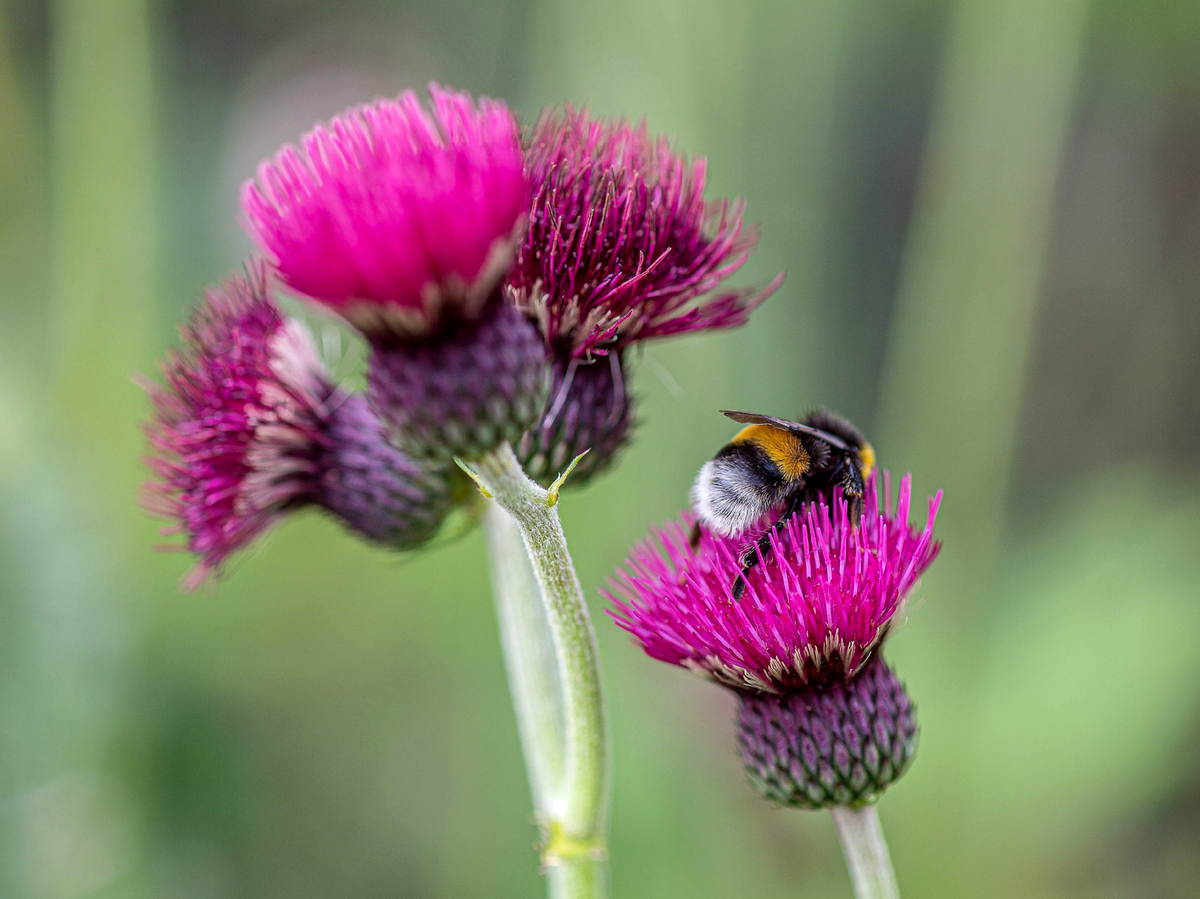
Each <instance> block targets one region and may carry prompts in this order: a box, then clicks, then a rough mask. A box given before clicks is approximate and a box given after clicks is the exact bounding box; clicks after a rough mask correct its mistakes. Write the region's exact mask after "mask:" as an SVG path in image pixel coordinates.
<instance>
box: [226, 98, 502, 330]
mask: <svg viewBox="0 0 1200 899" xmlns="http://www.w3.org/2000/svg"><path fill="white" fill-rule="evenodd" d="M429 93H430V98H431V109H429V110H427V109H426V108H425V107H424V106H423V105H422V103H421V101H420V100H419V99H418V98H417V96H416V94H415V93H413V92H412V91H408V92H406V93H404V94H402V95H401V96H400V97H399V98H398V99H396V100H379V101H377V102H375V103H371V104H368V105H365V106H360V107H357V108H355V109H351V110H349V111H347V112H346V113H344V114H343V115H341V116H338V117H336V118H334V119H333V120H332V121H331V122H330V123H329V124H328V125H327V126H317V127H316V128H314V129H313V130H312V131H311V132H310V133H309V134H307V135H305V136H304V137H303V138H302V139H301V141H300V146H299V147H295V146H286V147H284V148H283V149H282V150H280V152H279V154H278V155H277V156H276V157H275V159H274V160H272V161H268V162H264V163H263V164H262V165H261V166H260V167H259V170H258V183H257V184H256V183H254V182H252V181H251V182H248V183H247V184H246V185H245V186H244V187H243V189H242V208H243V211H244V213H245V216H246V220H247V222H248V227H249V230H250V233H251V235H252V236H253V237H254V239H255V240H256V241H257V243H258V244H259V246H260V247H261V248H262V250H263V251H264V252H265V253H266V254H267V255H268V256H269V257H270V259H271V261H272V263H273V264H274V266H275V269H276V271H277V272H278V274H279V277H280V278H281V279H282V281H283V282H284V283H285V284H287V285H288V286H289V287H291V288H292V289H294V290H296V291H298V292H299V293H302V294H304V295H305V296H308V297H311V298H312V299H314V300H317V301H318V302H319V303H322V304H323V305H325V306H327V307H328V308H330V309H332V310H333V311H334V312H337V313H339V314H341V315H342V316H344V317H345V318H346V319H347V320H349V321H350V322H351V323H352V324H354V325H355V326H356V327H358V328H359V329H360V330H362V331H364V332H365V333H368V334H374V333H378V332H395V333H398V334H401V335H411V334H418V335H419V334H426V333H428V332H430V331H432V330H434V329H435V328H436V327H437V326H438V325H440V324H442V323H443V322H444V320H445V318H446V317H447V316H449V317H456V318H459V319H467V320H470V319H474V318H476V317H477V316H478V314H479V313H480V311H481V310H482V308H483V306H484V304H485V303H486V301H487V300H488V298H489V297H490V296H491V293H492V289H493V288H494V287H495V285H496V284H497V282H498V281H499V279H500V278H501V277H502V276H503V274H504V272H505V270H506V268H507V265H508V262H509V259H510V258H511V252H512V244H513V241H514V240H515V239H516V230H517V228H518V225H519V220H520V218H521V214H522V212H523V211H524V207H525V196H526V182H525V176H524V174H523V171H522V157H521V145H520V134H519V129H518V126H517V122H516V119H514V118H513V116H512V113H510V112H509V110H508V108H507V107H506V106H505V105H504V104H503V103H500V102H497V101H493V100H488V99H486V98H485V99H481V100H480V101H479V103H478V105H476V104H475V103H474V102H473V101H472V99H471V97H470V96H469V95H468V94H462V93H453V92H450V91H445V90H442V89H441V88H439V87H438V86H436V85H431V86H430V88H429Z"/></svg>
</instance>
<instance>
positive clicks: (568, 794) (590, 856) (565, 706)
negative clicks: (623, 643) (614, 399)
mask: <svg viewBox="0 0 1200 899" xmlns="http://www.w3.org/2000/svg"><path fill="white" fill-rule="evenodd" d="M469 470H470V471H471V472H472V473H473V474H474V476H475V477H476V479H477V481H478V482H479V485H480V487H481V488H482V489H483V490H484V492H485V494H486V495H488V496H490V497H491V499H492V500H493V501H494V502H495V503H496V504H497V505H498V506H499V507H500V508H501V509H503V510H504V512H506V513H507V514H508V515H510V516H511V518H512V521H513V522H515V524H516V526H517V528H518V529H519V531H520V535H521V539H522V542H523V544H524V552H521V551H520V549H519V548H518V547H517V546H516V545H515V541H513V540H510V539H509V538H508V537H505V536H504V533H505V532H504V531H503V530H501V529H499V528H498V527H497V525H496V519H495V518H494V517H489V518H488V520H487V521H488V527H489V531H490V540H491V548H492V552H493V554H494V555H495V554H498V553H505V554H509V555H511V554H514V553H519V554H520V555H527V556H528V562H529V564H530V566H531V568H532V571H533V576H534V579H535V581H536V584H537V587H538V598H537V600H534V599H531V598H530V597H528V596H524V597H522V598H520V599H514V598H513V597H500V598H498V602H499V603H500V605H501V608H502V612H501V614H504V613H505V612H504V610H507V609H508V608H510V607H517V608H519V610H520V617H518V618H516V619H515V620H513V621H510V622H507V623H505V624H504V625H503V626H504V627H505V628H509V627H511V628H512V629H514V630H516V629H520V630H521V633H520V634H517V633H512V634H506V636H505V638H504V639H505V651H506V652H509V653H511V652H517V653H520V654H522V656H523V657H522V658H520V659H510V660H509V662H508V666H509V679H510V684H511V685H512V686H513V689H514V691H516V690H520V691H522V695H520V696H514V704H515V706H516V710H517V714H518V716H520V717H521V718H522V723H521V732H522V741H523V743H524V746H525V750H526V763H527V764H528V765H530V766H531V768H532V767H533V766H539V769H538V770H531V772H530V782H531V784H533V788H534V794H535V800H536V801H539V802H543V801H544V803H545V804H544V806H543V808H540V809H539V813H540V814H544V817H543V818H542V821H541V824H542V828H543V836H544V846H543V849H542V861H543V864H544V865H545V866H546V868H547V870H548V872H549V875H550V877H549V879H550V885H551V895H552V896H554V897H556V899H585V897H586V899H599V897H603V896H604V895H605V894H606V886H605V882H606V872H605V859H606V855H607V843H606V839H607V816H608V737H607V732H606V724H605V719H604V709H603V702H602V697H601V692H600V674H599V665H598V660H597V653H596V637H595V634H594V632H593V631H592V623H591V619H590V618H589V617H588V611H587V605H586V603H585V602H584V596H583V588H582V587H581V586H580V584H579V578H578V576H577V575H576V574H575V567H574V565H573V564H572V562H571V556H570V553H569V552H568V551H567V541H566V537H565V536H564V535H563V530H562V524H561V522H560V521H559V518H558V510H557V509H556V508H555V506H556V503H557V499H558V494H557V490H556V489H555V488H552V489H551V490H550V491H547V490H544V489H543V488H542V487H540V486H538V484H536V483H535V482H534V481H532V480H530V479H529V478H528V477H527V476H526V474H525V472H524V471H523V470H522V468H521V465H520V463H519V462H518V461H517V458H516V456H515V455H513V452H512V449H511V448H510V447H509V446H508V445H507V444H505V445H504V446H502V447H500V448H499V449H497V450H495V451H493V452H492V453H490V454H488V455H487V456H485V457H483V458H481V459H477V460H474V462H473V464H472V467H471V469H469ZM509 534H511V531H509ZM502 543H503V544H507V548H506V547H505V546H504V545H502ZM515 565H516V563H515V562H514V561H512V560H511V559H510V560H507V561H505V562H503V563H500V562H499V561H498V560H496V559H493V572H494V573H496V574H499V573H500V572H501V571H503V572H504V576H505V578H506V580H504V581H501V580H499V579H498V580H497V590H498V591H505V590H508V589H510V588H511V589H517V588H518V586H519V584H520V580H521V579H520V576H519V575H518V574H517V569H516V567H515ZM501 566H503V568H501ZM527 588H528V581H526V589H527ZM539 600H540V602H541V606H542V610H543V612H544V616H545V618H544V621H545V623H546V624H548V630H549V634H550V637H551V640H552V643H553V647H554V659H555V661H556V663H557V664H556V665H555V666H554V668H553V672H551V671H549V670H548V669H549V666H547V665H546V664H545V660H544V655H540V654H541V653H542V652H543V650H542V649H540V648H536V649H535V648H534V645H535V644H536V643H537V641H538V640H539V639H541V638H539V636H538V633H539V631H538V628H537V627H534V626H533V622H534V621H535V619H533V618H532V617H531V615H530V614H529V610H530V606H531V604H532V603H534V602H535V601H539ZM538 626H539V627H541V626H542V625H541V624H539V625H538ZM527 653H530V654H529V655H528V657H525V656H526V654H527ZM551 674H553V676H554V677H555V679H556V682H557V685H556V686H553V685H550V684H546V683H545V682H544V679H545V678H546V677H549V676H551ZM555 695H557V696H558V697H560V699H561V738H559V745H561V746H562V747H563V754H562V759H563V762H564V764H563V765H562V772H561V777H560V778H559V779H558V782H557V783H556V782H555V779H554V777H553V775H552V769H553V766H554V764H555V762H554V759H555V758H556V756H555V754H554V750H553V749H550V746H551V744H552V742H553V741H554V740H555V737H554V736H552V735H551V734H550V731H551V730H552V729H554V728H555V727H556V725H555V723H554V720H555V719H554V717H553V716H551V715H550V714H549V713H548V710H547V709H546V707H545V703H546V702H547V701H548V700H549V698H550V697H553V696H555ZM539 796H540V797H541V798H539Z"/></svg>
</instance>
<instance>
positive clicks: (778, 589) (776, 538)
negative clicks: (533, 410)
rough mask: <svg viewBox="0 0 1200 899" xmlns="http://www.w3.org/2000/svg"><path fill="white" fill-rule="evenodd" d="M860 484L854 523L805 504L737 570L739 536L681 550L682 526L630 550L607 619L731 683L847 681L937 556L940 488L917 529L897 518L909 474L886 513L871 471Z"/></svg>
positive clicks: (654, 651) (676, 660)
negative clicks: (739, 592) (758, 555)
mask: <svg viewBox="0 0 1200 899" xmlns="http://www.w3.org/2000/svg"><path fill="white" fill-rule="evenodd" d="M883 491H884V494H885V496H886V505H885V506H884V507H883V508H881V507H880V504H879V496H878V480H877V479H876V478H872V481H871V482H870V484H869V485H868V490H867V497H866V506H865V510H864V513H863V517H862V521H861V522H860V523H859V526H858V527H857V528H854V527H852V526H851V524H850V513H849V507H848V505H847V503H846V502H845V501H844V500H842V499H841V497H840V496H837V497H836V498H835V499H834V501H833V503H832V505H831V506H830V505H826V504H825V503H824V502H819V503H811V504H809V505H807V506H805V507H804V508H803V509H802V510H801V511H800V512H799V513H797V514H796V515H795V516H793V517H792V518H791V519H789V520H788V521H787V522H786V524H785V525H784V526H783V527H782V528H781V529H780V530H778V531H774V532H773V533H772V535H771V537H770V541H771V553H770V554H769V555H768V556H767V558H765V559H764V560H763V561H762V562H761V563H760V564H759V565H757V566H756V567H755V568H754V569H753V570H752V571H751V572H750V573H749V575H748V576H747V577H746V582H747V588H746V591H745V594H744V595H743V596H742V597H741V599H734V597H733V592H732V591H733V585H734V583H735V582H736V581H737V580H738V578H739V576H740V575H741V574H742V567H743V566H742V561H741V559H742V556H743V553H744V551H745V549H746V546H747V542H748V541H747V539H746V538H745V537H742V538H737V537H719V536H714V535H712V534H708V533H705V534H704V535H703V536H702V538H701V541H700V544H699V546H698V547H697V548H696V549H695V550H692V549H691V548H690V547H689V545H688V538H687V527H686V526H687V525H688V524H690V521H689V520H687V519H685V522H684V524H671V525H668V526H667V527H665V528H663V529H661V530H659V531H658V532H657V533H656V535H655V536H656V538H657V544H658V545H655V543H653V542H650V541H647V542H645V543H642V544H641V545H639V546H638V547H637V548H636V549H635V550H634V552H633V555H632V556H631V558H630V560H629V561H628V562H627V564H626V570H625V571H622V572H620V573H619V575H618V577H617V578H616V580H615V581H614V582H613V592H612V593H609V594H607V595H608V597H609V599H610V600H611V601H612V603H613V606H614V610H613V611H611V612H610V614H611V615H612V616H613V618H614V619H615V620H616V623H617V624H618V625H619V626H620V627H622V628H623V629H625V630H626V631H628V632H629V633H630V634H632V635H633V637H634V639H635V640H636V641H637V642H639V643H640V644H641V645H642V647H643V648H644V649H645V651H646V653H647V654H649V655H650V656H652V657H654V658H656V659H660V660H662V661H664V662H670V663H671V664H673V665H681V666H683V667H686V668H690V669H693V670H695V671H698V672H701V673H703V674H705V675H707V676H708V677H711V678H712V679H713V680H715V681H717V682H718V683H721V684H724V685H726V686H729V687H734V688H738V689H743V690H751V691H761V692H766V693H789V692H796V691H799V690H802V689H804V688H805V687H807V686H808V685H810V684H814V683H823V682H836V681H847V680H849V679H851V678H853V676H854V675H855V674H856V673H857V672H858V671H859V670H861V669H862V668H863V666H864V665H866V664H867V662H868V661H869V660H870V658H871V657H872V654H873V653H874V651H875V650H876V649H877V648H878V647H879V645H880V644H881V643H882V641H883V639H884V638H885V636H886V635H887V632H888V629H889V627H890V625H891V622H892V620H893V618H894V616H895V615H896V614H897V612H898V611H900V609H901V608H902V607H903V605H904V602H905V600H906V599H907V597H908V594H909V593H910V592H911V590H912V589H913V587H914V586H915V584H916V582H917V580H918V578H920V576H921V574H922V573H923V572H924V571H925V569H926V568H927V567H928V566H929V565H930V563H931V562H932V561H933V559H934V558H935V557H936V556H937V553H938V550H939V549H940V545H939V544H938V543H937V542H936V541H935V540H934V539H933V525H934V520H935V518H936V516H937V508H938V504H939V503H940V501H941V493H940V492H939V493H938V495H937V496H936V497H935V498H933V499H932V500H930V502H929V509H928V514H927V517H926V523H925V528H924V530H923V531H916V530H914V529H913V528H911V527H910V526H909V524H908V513H909V504H910V499H911V479H910V478H909V477H908V476H906V477H905V478H904V479H903V480H902V481H901V485H900V498H899V503H898V505H897V507H896V510H895V513H894V514H893V512H892V508H891V492H890V488H889V485H888V479H887V477H886V475H885V476H884V478H883Z"/></svg>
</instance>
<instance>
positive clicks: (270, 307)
mask: <svg viewBox="0 0 1200 899" xmlns="http://www.w3.org/2000/svg"><path fill="white" fill-rule="evenodd" d="M181 333H182V337H183V346H182V348H181V349H179V350H177V351H175V352H173V353H171V354H170V355H169V356H168V358H167V360H166V362H165V363H164V365H163V373H164V376H165V385H159V384H156V383H153V382H149V381H147V382H146V384H145V386H146V389H147V390H148V392H149V394H150V396H151V399H152V402H153V406H154V416H153V418H152V419H151V421H150V422H149V424H148V425H147V434H148V437H149V440H150V447H151V453H150V456H149V458H148V463H149V465H150V468H151V471H152V472H153V474H154V475H155V479H154V480H152V481H151V482H150V483H148V484H146V485H145V488H144V491H143V504H144V505H145V506H146V508H147V509H148V510H150V511H151V512H154V513H155V514H158V515H161V516H163V517H166V518H168V519H170V520H171V522H172V524H170V525H169V526H167V527H166V528H164V534H166V535H176V534H179V535H183V537H184V544H183V546H181V547H179V548H182V549H187V550H188V551H190V552H191V553H192V554H194V555H195V556H197V558H198V562H197V564H196V567H195V568H194V570H193V571H192V573H191V575H190V576H189V577H188V578H187V580H186V582H185V586H186V587H187V588H188V589H194V588H195V587H197V586H199V585H200V583H202V582H203V581H204V580H205V579H206V578H207V577H208V576H209V575H212V574H218V573H220V571H221V569H222V567H223V565H224V564H225V562H226V560H227V559H228V558H229V557H230V556H231V555H232V554H233V553H235V552H236V551H237V550H239V549H241V548H243V547H245V546H247V545H248V544H250V543H251V542H252V541H253V540H254V539H255V538H257V537H258V536H260V535H261V534H263V533H264V532H265V531H267V530H268V529H269V528H270V527H271V526H272V525H273V524H275V523H276V522H277V521H279V520H280V519H281V518H282V517H284V516H285V515H287V514H288V513H290V512H291V511H293V510H295V509H298V508H301V507H303V506H308V505H317V506H321V507H324V508H325V509H327V510H329V511H331V512H333V513H334V514H335V515H336V516H338V518H339V519H340V520H341V521H342V523H343V524H345V525H346V526H347V527H349V528H351V529H352V530H354V531H356V532H358V533H359V534H361V535H363V536H365V537H367V538H369V539H372V540H376V541H379V542H383V543H385V544H387V545H389V546H392V547H394V548H408V547H411V546H415V545H418V544H419V543H421V542H422V541H424V540H425V539H426V538H427V537H429V536H430V535H431V534H432V533H433V531H434V530H435V529H436V527H437V525H438V523H439V522H440V521H441V520H442V518H443V516H444V515H445V512H446V510H447V509H448V507H449V487H448V482H447V475H446V472H445V471H444V470H437V469H435V468H433V467H431V466H427V465H425V464H423V463H419V462H417V461H415V460H413V459H410V458H408V457H406V456H405V455H404V454H403V453H401V452H400V451H399V450H397V449H395V448H394V447H392V446H390V445H389V444H388V443H387V441H386V440H385V439H384V435H383V428H382V426H381V425H380V423H379V421H378V419H376V418H375V416H374V415H373V413H371V412H370V410H369V409H368V408H367V406H366V402H365V400H364V399H363V398H362V397H358V396H353V395H348V394H345V393H343V392H342V391H340V390H337V389H336V388H335V387H334V386H333V384H332V382H331V380H330V377H329V373H328V371H327V369H326V367H325V365H324V364H323V362H322V361H321V360H320V358H319V356H318V354H317V351H316V348H315V346H314V345H313V342H312V338H311V336H310V335H309V333H308V331H307V330H306V329H305V327H304V326H303V325H302V324H301V323H300V322H298V321H294V320H289V319H286V318H284V317H283V315H282V314H281V313H280V311H279V308H278V307H277V306H276V305H275V303H274V301H273V300H272V299H271V298H270V296H269V294H268V291H267V269H266V266H265V265H264V264H263V263H262V262H261V261H252V262H251V263H250V264H249V265H248V266H247V271H246V274H245V275H244V276H242V275H237V276H233V277H231V278H229V279H227V280H226V281H225V282H224V283H222V284H221V285H220V286H218V287H215V288H213V289H211V290H209V291H208V292H207V293H206V294H205V295H204V297H203V298H202V299H201V301H200V303H199V304H198V305H197V308H196V310H195V312H194V313H193V315H192V317H191V319H190V320H189V321H188V322H187V323H186V324H185V325H184V326H183V327H182V328H181ZM173 548H174V547H173Z"/></svg>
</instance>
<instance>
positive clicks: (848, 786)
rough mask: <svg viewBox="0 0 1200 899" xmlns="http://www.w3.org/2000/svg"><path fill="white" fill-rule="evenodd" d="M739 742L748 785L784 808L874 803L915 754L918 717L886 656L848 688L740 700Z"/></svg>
mask: <svg viewBox="0 0 1200 899" xmlns="http://www.w3.org/2000/svg"><path fill="white" fill-rule="evenodd" d="M738 742H739V744H740V745H741V751H742V764H743V765H745V767H746V773H747V774H748V775H749V776H750V782H751V783H752V784H753V785H754V787H755V788H756V789H757V790H758V791H759V792H760V793H762V794H763V795H764V796H765V797H767V798H768V799H770V800H771V801H773V802H778V803H780V804H781V805H790V806H793V807H796V808H807V809H819V808H828V807H830V806H834V805H853V804H858V803H862V802H869V801H870V800H872V799H874V798H875V797H876V796H878V795H879V794H880V793H882V792H883V791H884V790H885V789H887V787H888V786H889V785H891V784H892V783H893V782H894V781H896V780H897V779H898V778H899V777H900V776H901V775H902V774H904V772H905V771H907V770H908V767H909V765H910V764H911V762H912V760H913V756H914V755H915V754H916V751H917V718H916V713H915V711H914V709H913V704H912V700H911V699H909V698H908V694H907V693H906V692H905V691H904V686H903V685H902V684H901V683H900V681H899V680H897V679H896V675H895V674H893V673H892V670H891V669H890V668H888V666H887V663H886V662H885V661H884V660H883V658H882V657H881V656H875V657H874V658H872V659H871V661H869V662H867V664H866V666H865V667H864V668H863V670H862V671H860V672H859V673H858V674H857V675H855V677H853V678H852V679H851V680H849V681H847V682H846V683H840V682H839V683H834V684H829V685H824V686H819V687H809V688H807V689H804V690H801V691H800V692H797V693H788V694H785V695H782V696H778V695H774V694H771V693H742V694H741V702H740V704H739V708H738Z"/></svg>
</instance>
